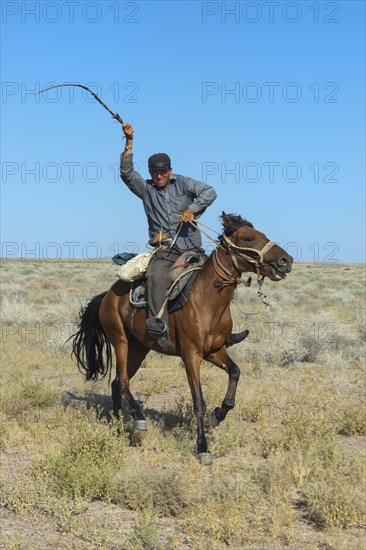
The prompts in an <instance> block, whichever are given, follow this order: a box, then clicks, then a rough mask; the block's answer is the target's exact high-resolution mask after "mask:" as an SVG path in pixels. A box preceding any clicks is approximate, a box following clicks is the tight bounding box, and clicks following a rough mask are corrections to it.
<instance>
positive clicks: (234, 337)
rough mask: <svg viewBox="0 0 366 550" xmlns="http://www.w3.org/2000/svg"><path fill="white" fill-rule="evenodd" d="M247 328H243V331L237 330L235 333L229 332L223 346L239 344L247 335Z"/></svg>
mask: <svg viewBox="0 0 366 550" xmlns="http://www.w3.org/2000/svg"><path fill="white" fill-rule="evenodd" d="M248 334H249V330H243V332H237V333H236V334H234V333H233V334H230V336H229V338H228V339H227V340H226V342H225V346H226V347H227V348H229V347H230V346H234V345H235V344H240V342H242V341H243V340H245V338H246V337H247V336H248Z"/></svg>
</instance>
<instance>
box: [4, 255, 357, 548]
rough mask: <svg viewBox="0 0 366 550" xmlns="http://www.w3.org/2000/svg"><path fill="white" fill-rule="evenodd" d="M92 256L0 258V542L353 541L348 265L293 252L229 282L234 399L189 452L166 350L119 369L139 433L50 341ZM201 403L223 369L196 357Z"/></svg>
mask: <svg viewBox="0 0 366 550" xmlns="http://www.w3.org/2000/svg"><path fill="white" fill-rule="evenodd" d="M115 271H116V270H115V268H114V266H113V264H111V263H110V262H102V261H101V262H92V263H87V262H77V261H75V262H53V261H50V262H33V261H22V262H20V261H6V262H4V264H3V274H2V318H1V319H2V322H1V329H2V340H1V341H2V371H1V411H2V414H1V427H2V430H1V439H0V443H1V448H2V468H1V473H2V501H1V504H2V509H3V510H2V511H3V514H2V515H3V540H2V547H3V548H4V549H9V550H10V549H15V548H19V549H23V548H24V549H25V548H26V549H29V548H32V549H33V548H35V549H38V548H39V549H41V548H42V549H43V548H45V547H48V548H106V549H126V550H136V549H146V550H149V549H150V550H155V549H156V550H157V549H161V548H171V549H177V550H178V549H179V550H180V549H181V548H185V547H187V548H194V549H197V550H199V549H200V548H202V549H203V548H207V546H208V541H209V546H210V547H211V548H213V549H222V548H233V549H235V550H236V549H239V548H253V549H259V548H261V549H262V548H263V549H271V550H272V549H276V548H283V547H285V546H286V547H289V548H292V549H297V550H300V549H304V548H309V549H310V548H311V549H313V548H319V549H320V548H329V549H341V548H347V549H349V548H350V549H352V548H354V549H356V548H357V549H359V548H362V547H363V545H364V536H365V533H364V531H363V529H364V527H365V506H364V504H365V499H366V496H365V481H364V460H365V445H364V444H365V441H366V414H365V393H364V391H365V384H364V383H365V365H364V358H365V350H364V336H365V324H364V317H363V312H364V303H363V302H362V300H364V291H363V288H362V285H361V280H362V275H363V266H344V265H339V266H336V265H321V264H297V265H295V268H294V272H293V273H292V274H291V275H290V276H289V277H288V279H287V280H286V281H284V282H282V283H279V284H277V285H274V284H272V285H271V283H269V282H268V283H267V284H266V289H265V290H266V293H267V294H268V296H269V298H270V301H271V303H272V307H271V309H270V310H268V309H264V308H263V306H262V305H261V303H260V302H259V301H258V300H257V298H256V291H255V288H253V289H249V290H240V291H239V292H238V295H237V297H236V301H237V302H238V304H239V306H240V308H241V309H242V310H243V311H244V312H245V314H242V313H240V311H239V310H238V308H237V307H236V306H235V305H233V307H232V311H233V317H234V322H235V330H242V329H243V328H249V329H250V331H251V334H250V336H249V338H248V339H247V340H246V341H245V342H244V343H243V344H241V345H239V346H236V347H235V348H232V352H231V355H232V357H233V358H234V360H235V361H236V362H237V363H238V364H239V366H240V367H241V370H242V377H241V380H240V383H239V388H238V395H237V405H236V408H235V409H234V411H232V412H231V413H229V415H228V417H227V419H226V420H225V422H224V423H223V424H222V425H220V426H219V427H218V428H217V429H216V430H210V431H209V434H208V439H209V447H210V450H211V451H212V453H213V455H214V464H213V465H212V466H211V467H206V468H205V467H202V466H200V465H199V464H198V462H197V461H196V459H195V457H194V447H195V419H194V416H193V414H192V405H191V398H190V392H189V388H188V384H187V381H186V377H185V372H184V369H183V368H182V367H181V362H180V360H179V359H177V358H167V357H164V358H163V357H161V356H158V355H157V354H154V353H151V354H150V355H149V356H148V357H147V359H146V361H145V363H144V368H142V369H141V370H140V371H139V373H138V374H137V375H136V379H135V380H134V381H133V384H132V389H133V391H134V393H135V394H136V396H137V398H138V399H140V400H141V401H143V403H144V410H145V413H146V416H147V418H148V422H149V430H148V432H147V433H145V434H134V433H132V432H131V430H130V427H129V425H128V423H127V424H126V425H124V424H123V421H122V420H121V421H118V422H117V421H111V420H110V409H111V400H110V389H109V387H108V380H104V381H101V382H96V383H88V384H86V383H84V381H83V379H82V377H81V375H80V374H79V372H78V370H77V368H76V367H75V365H74V364H73V363H72V362H71V360H70V347H69V345H67V346H66V347H64V346H63V344H64V342H65V340H66V339H67V338H68V336H70V334H72V332H73V331H74V329H75V324H76V322H77V317H78V311H79V309H80V306H81V304H83V303H84V302H85V301H86V300H87V299H88V298H89V297H91V296H92V295H94V294H97V293H99V292H101V291H103V290H106V289H107V288H108V287H109V286H110V285H111V284H112V282H113V280H114V275H115ZM202 381H203V389H204V394H205V399H206V402H207V405H208V408H209V410H210V409H212V408H214V407H215V406H217V405H218V404H219V403H220V402H221V400H222V398H223V395H224V393H225V390H226V384H227V380H226V376H225V373H223V372H222V371H220V370H219V369H216V368H215V367H212V366H211V365H208V364H204V365H203V368H202Z"/></svg>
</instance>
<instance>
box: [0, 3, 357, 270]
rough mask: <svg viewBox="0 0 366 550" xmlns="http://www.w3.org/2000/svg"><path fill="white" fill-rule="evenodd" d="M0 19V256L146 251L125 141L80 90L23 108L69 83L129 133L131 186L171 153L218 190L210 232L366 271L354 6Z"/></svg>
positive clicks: (108, 7)
mask: <svg viewBox="0 0 366 550" xmlns="http://www.w3.org/2000/svg"><path fill="white" fill-rule="evenodd" d="M1 7H2V70H1V76H2V100H1V110H2V149H1V153H2V183H1V199H2V201H1V202H2V212H1V214H2V216H1V218H2V227H1V233H2V235H1V237H2V256H3V257H7V258H11V257H28V258H37V259H38V258H40V259H43V258H45V259H47V258H54V257H63V258H69V257H84V258H89V259H97V258H99V257H102V256H103V257H105V256H112V255H113V254H114V253H116V252H117V251H120V252H122V251H124V250H128V251H131V250H132V251H139V250H140V251H142V250H146V246H145V244H146V242H147V224H146V220H145V215H144V211H143V208H142V204H141V203H140V201H139V199H138V198H136V197H134V196H133V195H132V194H131V192H130V191H129V190H128V189H127V188H126V187H125V186H124V184H123V182H121V181H120V180H119V178H118V162H119V155H120V152H121V151H122V149H123V146H124V141H123V139H122V133H121V127H120V125H119V124H117V123H116V122H114V121H113V120H112V119H111V118H110V117H109V115H108V113H107V112H106V111H105V110H104V109H103V108H102V107H101V106H100V105H99V104H96V103H95V102H93V101H90V100H91V98H90V97H89V96H88V95H87V94H85V95H83V93H82V91H81V90H79V89H75V90H72V91H70V90H69V89H66V88H63V89H62V90H59V91H52V92H49V93H48V94H47V96H43V97H42V96H36V95H34V94H33V93H32V90H37V89H40V88H42V87H44V86H45V85H47V84H48V83H62V82H79V83H82V84H86V85H90V86H91V87H93V89H94V90H95V91H97V93H98V92H99V93H100V94H101V97H102V99H103V100H104V101H105V103H106V104H107V105H108V106H109V107H110V108H111V109H112V110H113V111H116V112H118V113H119V114H120V115H121V117H122V118H123V119H124V120H126V121H129V122H131V123H132V124H133V126H134V128H135V143H134V161H135V163H136V164H137V166H138V168H139V171H140V172H141V174H142V175H143V176H144V177H147V176H148V172H147V157H148V156H149V155H150V154H152V153H154V152H157V151H166V152H167V153H169V154H170V156H171V158H172V163H173V170H174V171H175V172H176V173H179V174H183V175H187V176H190V177H193V178H196V179H199V180H203V181H206V182H207V183H209V184H211V185H213V186H214V187H215V189H216V191H217V193H218V198H217V200H216V201H215V202H214V203H213V205H212V206H211V207H210V208H209V209H208V210H207V212H206V213H205V214H204V217H203V218H202V221H203V222H204V223H205V224H206V225H208V226H210V227H212V228H213V229H215V230H216V231H220V229H221V227H220V220H219V216H220V214H221V212H222V210H225V211H226V212H236V213H240V214H241V215H243V216H245V217H246V218H247V219H249V220H250V221H252V223H253V224H254V225H255V227H257V228H258V229H260V230H262V231H264V232H265V233H266V234H267V236H268V237H269V238H271V239H272V240H275V241H277V242H278V243H279V244H281V245H282V246H284V247H285V248H286V249H287V250H288V251H289V252H290V253H292V254H293V255H294V256H295V258H296V259H297V260H298V261H316V262H319V261H320V262H330V263H336V262H363V261H364V260H365V253H364V251H365V243H364V233H365V231H364V229H365V227H364V221H365V215H364V208H365V186H364V181H365V173H364V170H365V111H364V93H365V81H364V78H365V77H364V75H365V59H364V46H365V25H364V21H365V13H364V12H365V4H364V2H361V1H359V2H358V1H356V2H353V1H347V2H344V1H338V2H314V1H311V2H306V1H298V2H279V1H278V2H267V1H263V2H262V1H258V2H221V1H220V2H198V1H195V2H187V1H185V2H179V1H178V2H154V1H148V2H124V1H120V2H118V1H116V0H114V1H113V0H105V1H99V2H89V1H82V0H79V1H78V2H73V1H71V2H66V1H58V2H56V1H53V2H52V1H49V2H47V1H45V2H11V1H3V2H2V6H1ZM91 83H94V84H91ZM203 241H204V243H205V244H207V245H208V247H209V248H210V243H209V242H208V241H207V239H206V238H205V237H203ZM209 248H208V249H209Z"/></svg>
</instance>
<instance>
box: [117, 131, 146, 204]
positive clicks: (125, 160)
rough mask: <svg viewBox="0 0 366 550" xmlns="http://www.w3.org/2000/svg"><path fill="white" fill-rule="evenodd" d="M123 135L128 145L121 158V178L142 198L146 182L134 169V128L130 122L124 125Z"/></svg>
mask: <svg viewBox="0 0 366 550" xmlns="http://www.w3.org/2000/svg"><path fill="white" fill-rule="evenodd" d="M122 128H123V133H124V135H125V137H126V145H125V148H124V151H123V153H122V154H121V158H120V176H121V179H122V180H123V181H124V182H125V184H126V185H127V187H128V188H129V189H130V190H131V191H132V193H134V194H135V195H137V196H138V197H142V196H143V194H144V189H145V186H146V182H145V180H144V179H143V178H142V177H141V176H140V174H139V173H138V172H136V171H135V170H134V169H133V163H132V144H133V128H132V126H131V124H129V123H128V122H124V123H123V125H122Z"/></svg>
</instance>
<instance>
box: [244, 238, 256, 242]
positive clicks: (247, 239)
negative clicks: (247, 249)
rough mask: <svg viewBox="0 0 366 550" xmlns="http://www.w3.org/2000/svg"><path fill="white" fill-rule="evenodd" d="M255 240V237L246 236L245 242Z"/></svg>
mask: <svg viewBox="0 0 366 550" xmlns="http://www.w3.org/2000/svg"><path fill="white" fill-rule="evenodd" d="M253 241H255V238H254V237H246V238H245V242H247V243H252V242H253Z"/></svg>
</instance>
